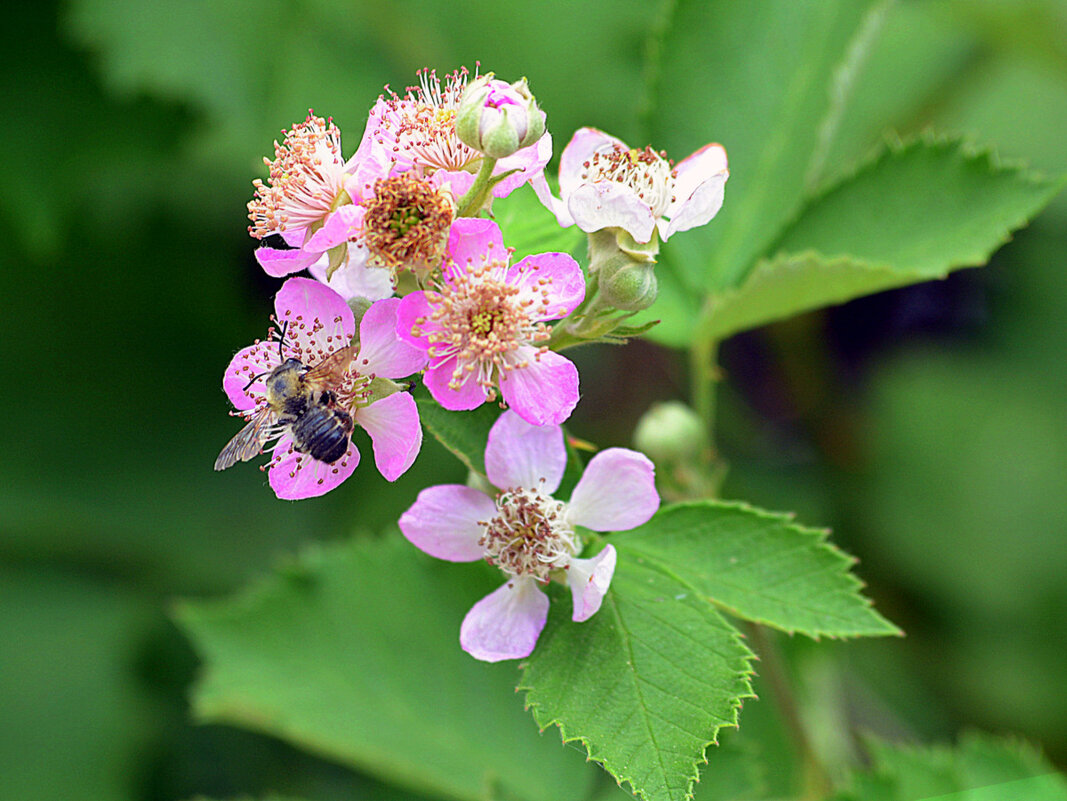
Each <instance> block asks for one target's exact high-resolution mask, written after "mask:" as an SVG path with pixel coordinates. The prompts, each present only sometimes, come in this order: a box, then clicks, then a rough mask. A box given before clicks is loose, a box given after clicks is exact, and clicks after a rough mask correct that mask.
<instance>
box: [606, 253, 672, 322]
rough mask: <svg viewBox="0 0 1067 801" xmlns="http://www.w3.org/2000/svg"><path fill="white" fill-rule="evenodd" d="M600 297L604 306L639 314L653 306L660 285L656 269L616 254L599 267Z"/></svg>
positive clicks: (622, 254) (621, 254)
mask: <svg viewBox="0 0 1067 801" xmlns="http://www.w3.org/2000/svg"><path fill="white" fill-rule="evenodd" d="M599 286H600V297H601V298H602V299H603V302H604V303H605V304H606V305H608V306H611V307H612V308H615V309H622V310H623V311H641V310H642V309H647V308H648V307H649V306H651V305H652V304H653V303H655V302H656V294H657V292H658V290H659V285H658V284H657V282H656V272H655V265H654V264H652V263H650V262H647V261H632V260H630V258H629V257H627V255H626V254H624V253H621V252H620V253H619V254H618V255H617V256H616V257H615V258H613V259H610V260H609V261H607V262H606V263H603V264H601V266H600V280H599Z"/></svg>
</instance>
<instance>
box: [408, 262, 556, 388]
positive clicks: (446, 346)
mask: <svg viewBox="0 0 1067 801" xmlns="http://www.w3.org/2000/svg"><path fill="white" fill-rule="evenodd" d="M535 269H536V268H535ZM506 276H507V260H506V259H505V260H503V261H501V260H494V259H487V260H486V261H485V262H484V263H482V264H474V263H470V262H468V263H466V264H462V265H457V264H453V265H452V270H451V271H450V272H449V273H448V274H447V276H446V277H445V279H444V280H442V281H441V282H439V283H438V285H437V289H436V290H435V291H429V292H427V293H426V299H427V301H428V303H429V305H430V307H431V308H432V309H433V311H432V313H431V316H430V320H431V321H432V322H433V323H434V325H432V326H429V327H428V328H429V333H428V334H427V339H428V341H429V345H430V347H429V355H430V357H431V358H432V359H441V360H442V361H444V360H447V359H450V358H452V357H456V369H455V371H454V372H453V374H452V378H451V380H450V381H449V386H450V387H451V388H453V389H459V388H460V387H461V386H462V385H463V384H464V383H466V381H467V379H468V377H469V376H470V374H471V373H475V380H476V381H477V382H478V383H479V384H480V385H481V386H482V387H483V388H484V389H485V390H486V392H487V394H488V398H489V400H494V399H495V398H496V390H495V388H494V384H495V379H496V378H498V377H499V375H500V373H501V372H506V371H509V370H514V369H515V368H516V367H525V366H527V364H526V362H518V361H515V360H514V358H513V357H512V354H513V353H514V351H515V350H517V349H518V348H520V347H522V346H525V345H531V344H536V343H539V342H544V341H545V340H547V339H548V338H549V336H550V334H551V332H550V331H549V329H548V326H547V325H545V323H543V322H540V321H541V320H543V319H545V318H548V317H550V316H551V314H550V312H549V309H550V307H551V302H550V299H549V296H550V292H551V288H552V284H551V281H549V280H545V281H543V282H539V283H538V288H537V289H536V290H531V289H529V288H528V287H527V288H522V287H520V286H517V285H515V284H511V283H508V282H507V281H506ZM422 322H423V323H425V322H426V321H422ZM415 335H416V336H419V335H421V334H420V333H418V328H416V332H415Z"/></svg>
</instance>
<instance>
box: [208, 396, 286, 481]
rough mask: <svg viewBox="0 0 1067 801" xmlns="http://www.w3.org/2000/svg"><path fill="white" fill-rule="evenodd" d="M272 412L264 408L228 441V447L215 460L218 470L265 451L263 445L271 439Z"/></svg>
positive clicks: (245, 460)
mask: <svg viewBox="0 0 1067 801" xmlns="http://www.w3.org/2000/svg"><path fill="white" fill-rule="evenodd" d="M271 418H272V414H271V411H270V409H262V410H260V412H259V413H258V414H257V415H256V416H255V417H253V418H252V419H251V420H249V421H248V424H247V425H246V426H245V427H244V428H242V429H241V430H240V431H238V432H237V435H236V436H235V437H234V438H233V439H231V440H230V441H229V442H227V443H226V447H225V448H223V449H222V451H221V452H220V453H219V458H217V459H216V460H215V469H216V470H225V469H226V468H227V467H232V466H233V465H235V464H237V462H247V461H248V460H249V459H252V458H255V457H256V456H258V455H259V454H260V453H262V452H263V445H264V444H265V443H266V442H267V440H269V439H270V430H271Z"/></svg>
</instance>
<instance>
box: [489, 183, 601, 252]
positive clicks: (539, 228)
mask: <svg viewBox="0 0 1067 801" xmlns="http://www.w3.org/2000/svg"><path fill="white" fill-rule="evenodd" d="M493 219H494V220H495V221H496V224H497V225H499V226H500V230H501V232H502V233H503V234H504V244H505V245H506V246H507V247H509V248H515V253H514V255H513V256H512V257H511V263H512V264H515V263H516V262H518V261H519V260H520V259H522V258H525V257H526V256H529V255H531V254H534V253H570V254H571V255H573V256H583V257H584V255H585V247H586V236H585V234H584V233H582V232H581V231H580V230H579V229H578V226H576V225H572V226H570V227H569V228H563V227H561V226H560V224H559V223H558V222H557V221H556V217H555V215H553V214H552V213H551V212H550V211H549V210H548V209H546V208H545V207H544V205H543V204H542V203H541V201H540V200H538V199H537V195H535V194H534V191H533V189H532V188H531V187H530V186H528V185H527V186H523V187H521V188H519V189H516V190H515V191H514V192H512V193H511V194H510V195H508V196H507V198H506V199H505V200H498V201H496V203H495V204H494V206H493Z"/></svg>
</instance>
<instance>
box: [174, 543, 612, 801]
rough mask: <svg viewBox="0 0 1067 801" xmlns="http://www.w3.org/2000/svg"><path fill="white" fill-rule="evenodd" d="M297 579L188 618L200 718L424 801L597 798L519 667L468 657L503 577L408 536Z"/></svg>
mask: <svg viewBox="0 0 1067 801" xmlns="http://www.w3.org/2000/svg"><path fill="white" fill-rule="evenodd" d="M300 567H301V569H300V570H299V571H289V572H288V573H287V574H286V575H277V576H275V577H273V578H271V579H269V580H268V581H265V582H263V583H262V584H260V585H259V586H257V587H255V588H253V589H252V590H251V591H249V592H247V593H246V594H244V595H242V596H239V597H237V598H234V599H232V600H229V601H223V602H214V603H209V602H205V603H186V604H183V605H182V606H181V608H180V609H179V611H178V615H177V616H178V620H179V622H180V623H181V625H182V627H183V628H184V629H185V631H186V632H187V633H188V634H189V636H190V637H191V638H192V640H193V642H194V644H195V645H196V647H197V649H198V651H199V652H200V653H201V654H202V656H203V658H204V661H205V663H206V664H205V670H204V674H203V676H202V677H201V679H200V681H199V682H198V684H197V686H196V688H195V690H194V693H193V706H194V710H195V712H196V715H197V717H198V718H199V719H200V720H203V721H212V722H221V723H230V724H233V725H237V726H243V727H245V728H251V729H254V730H257V731H262V732H266V733H269V734H272V735H274V736H277V737H281V738H283V739H285V740H288V741H290V742H292V743H295V744H296V745H298V746H301V747H303V748H306V749H308V750H310V751H312V752H315V753H317V754H321V755H324V756H327V757H329V758H332V759H334V760H337V761H339V762H342V763H344V764H346V765H349V766H352V767H356V768H359V769H360V770H363V771H365V772H367V773H370V774H372V775H374V776H377V777H380V778H382V779H384V780H386V781H389V782H393V783H395V784H398V785H401V786H404V787H408V788H410V789H412V790H415V791H417V792H428V793H432V794H439V795H446V796H448V797H452V798H457V799H472V801H474V800H475V799H477V800H478V801H485V799H487V798H488V797H490V796H497V795H504V794H507V795H508V797H518V798H523V799H544V801H555V800H556V799H559V798H569V797H581V796H582V795H583V794H584V793H585V792H587V791H588V789H589V787H590V783H591V780H592V778H593V776H594V775H595V772H594V771H591V770H589V769H588V768H586V767H585V766H584V765H583V764H582V761H581V760H580V759H579V758H578V755H577V754H576V753H575V752H574V751H573V750H568V749H564V748H560V745H559V742H558V741H556V740H555V738H549V737H543V736H539V735H538V733H537V731H536V729H535V728H534V727H533V726H531V725H530V721H529V719H528V718H527V716H526V715H525V713H524V712H523V710H522V705H521V703H519V699H518V698H517V697H516V696H515V693H514V675H515V674H514V665H513V664H507V663H502V664H496V665H489V664H486V663H483V662H478V661H476V660H474V659H472V658H471V657H470V656H468V655H467V654H466V653H464V652H463V651H462V650H461V649H460V647H459V642H458V634H459V626H460V622H461V621H462V619H463V616H464V615H465V614H466V612H467V610H468V609H469V608H470V606H471V605H472V604H473V603H474V602H475V601H477V600H478V598H480V597H481V596H482V595H484V594H486V593H488V592H490V591H492V590H493V589H495V587H496V586H498V585H499V576H498V575H497V576H493V575H492V571H489V570H487V569H485V567H484V565H481V564H473V565H454V564H445V563H441V562H437V561H436V560H432V559H430V558H428V557H425V556H424V555H423V554H420V553H419V552H418V551H416V550H415V549H414V548H412V547H411V546H410V545H409V544H408V543H406V542H402V541H399V538H391V539H389V540H385V541H381V542H367V541H355V542H351V543H348V544H344V545H336V546H330V547H328V548H323V549H322V550H321V551H314V552H311V553H309V554H307V555H305V556H304V558H303V559H302V560H301V562H300Z"/></svg>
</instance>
